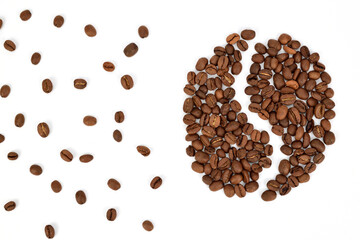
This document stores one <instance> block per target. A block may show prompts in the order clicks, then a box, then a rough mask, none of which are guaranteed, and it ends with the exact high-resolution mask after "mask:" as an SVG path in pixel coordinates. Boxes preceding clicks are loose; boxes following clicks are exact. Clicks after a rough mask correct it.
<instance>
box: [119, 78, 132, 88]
mask: <svg viewBox="0 0 360 240" xmlns="http://www.w3.org/2000/svg"><path fill="white" fill-rule="evenodd" d="M121 85H122V86H123V88H124V89H126V90H129V89H131V88H132V87H133V86H134V81H133V79H132V77H131V76H130V75H124V76H122V77H121Z"/></svg>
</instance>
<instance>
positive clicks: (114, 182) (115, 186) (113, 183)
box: [107, 178, 121, 191]
mask: <svg viewBox="0 0 360 240" xmlns="http://www.w3.org/2000/svg"><path fill="white" fill-rule="evenodd" d="M107 185H108V186H109V188H111V189H112V190H114V191H117V190H119V189H120V188H121V184H120V183H119V182H118V181H117V180H116V179H113V178H111V179H109V180H108V182H107Z"/></svg>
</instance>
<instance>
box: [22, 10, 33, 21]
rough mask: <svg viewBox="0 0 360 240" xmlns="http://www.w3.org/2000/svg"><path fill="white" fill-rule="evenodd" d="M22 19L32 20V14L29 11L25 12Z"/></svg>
mask: <svg viewBox="0 0 360 240" xmlns="http://www.w3.org/2000/svg"><path fill="white" fill-rule="evenodd" d="M20 18H21V20H23V21H27V20H29V19H30V18H31V12H30V11H29V10H24V11H22V12H21V13H20Z"/></svg>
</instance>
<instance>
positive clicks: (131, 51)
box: [124, 43, 139, 57]
mask: <svg viewBox="0 0 360 240" xmlns="http://www.w3.org/2000/svg"><path fill="white" fill-rule="evenodd" d="M138 50H139V48H138V46H137V45H136V44H135V43H129V44H128V45H127V46H126V47H125V48H124V54H125V56H127V57H132V56H134V55H135V54H136V53H137V52H138Z"/></svg>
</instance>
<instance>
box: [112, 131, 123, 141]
mask: <svg viewBox="0 0 360 240" xmlns="http://www.w3.org/2000/svg"><path fill="white" fill-rule="evenodd" d="M113 138H114V140H115V141H117V142H121V140H122V134H121V132H120V131H119V130H117V129H116V130H115V131H114V132H113Z"/></svg>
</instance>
